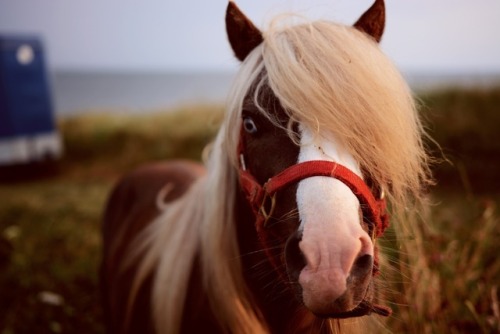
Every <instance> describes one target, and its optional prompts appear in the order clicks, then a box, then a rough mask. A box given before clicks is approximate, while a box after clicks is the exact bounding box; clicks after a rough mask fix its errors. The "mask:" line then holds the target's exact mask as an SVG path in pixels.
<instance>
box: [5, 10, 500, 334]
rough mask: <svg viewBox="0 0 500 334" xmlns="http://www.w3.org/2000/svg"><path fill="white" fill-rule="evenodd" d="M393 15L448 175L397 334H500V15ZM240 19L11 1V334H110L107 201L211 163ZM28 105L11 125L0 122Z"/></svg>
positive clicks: (441, 171) (403, 64) (390, 40)
mask: <svg viewBox="0 0 500 334" xmlns="http://www.w3.org/2000/svg"><path fill="white" fill-rule="evenodd" d="M386 2H387V4H386V7H387V24H386V30H385V34H384V37H383V40H382V43H381V47H382V49H383V50H384V52H385V53H386V54H387V55H388V56H389V57H390V58H391V59H392V60H393V61H394V62H395V63H396V64H397V66H398V67H399V68H400V70H401V71H402V73H403V74H404V76H405V77H406V78H407V80H408V82H409V84H410V86H411V88H412V89H413V90H414V92H415V97H416V99H417V101H418V103H419V105H420V112H421V115H422V118H423V119H424V120H425V123H426V125H427V128H428V131H429V133H430V134H431V135H432V137H433V138H434V139H435V141H436V142H433V141H429V142H428V146H429V150H430V151H431V153H432V154H433V155H434V156H435V157H436V158H437V159H439V160H440V161H441V162H440V163H436V164H435V165H434V166H433V169H434V173H435V176H436V186H435V187H434V188H432V189H430V190H429V197H430V199H431V201H430V202H431V203H432V205H431V206H430V213H429V215H430V217H431V218H429V219H428V224H427V225H426V228H425V229H423V231H422V233H423V236H422V241H423V245H424V252H425V258H426V273H427V276H426V279H425V280H423V279H422V277H419V279H420V280H421V281H425V287H422V285H419V287H418V289H420V290H419V291H418V293H419V294H420V295H421V296H424V297H423V298H421V299H419V300H418V304H417V305H412V306H408V305H404V303H403V302H398V301H394V303H395V307H396V308H400V310H399V312H400V313H399V314H400V316H399V318H397V319H394V320H391V321H392V322H391V323H390V327H391V328H392V329H393V331H394V332H405V333H408V332H415V333H417V332H418V333H422V332H433V333H441V332H457V333H459V332H483V333H489V332H492V333H493V332H500V314H499V303H498V298H499V292H498V285H499V282H500V262H499V261H498V260H497V259H496V254H498V251H499V246H498V245H500V228H499V224H498V217H499V215H498V210H497V206H498V204H499V202H500V196H499V193H500V188H499V187H500V180H499V178H498V171H499V168H500V132H499V131H498V126H499V125H500V40H499V39H498V35H499V34H500V20H498V13H500V2H499V1H498V0H478V1H475V2H471V1H465V0H440V1H439V2H437V1H432V0H418V1H417V0H410V1H396V0H387V1H386ZM237 4H238V6H239V7H240V8H241V9H242V10H243V11H244V12H245V13H246V14H247V16H248V17H250V18H251V19H252V20H253V22H254V23H255V24H256V25H257V26H259V27H263V28H264V29H265V27H266V25H267V24H268V23H269V22H270V20H271V19H272V18H273V17H274V16H275V15H276V14H280V13H283V12H294V13H299V14H301V15H304V16H306V17H308V18H313V19H326V20H332V21H337V22H342V23H346V24H351V23H353V22H355V21H356V20H357V18H358V17H359V16H360V15H361V13H363V12H364V11H365V10H366V9H367V8H368V7H369V6H370V5H371V4H372V1H371V0H358V1H348V0H329V1H326V0H314V1H312V0H308V1H305V0H288V1H285V0H276V1H259V2H257V1H252V0H239V1H237ZM226 6H227V1H225V0H210V1H207V0H189V1H180V0H143V1H141V2H137V1H133V0H106V1H102V0H85V1H83V0H73V1H67V0H51V1H32V0H2V2H1V3H0V46H1V48H2V49H1V52H2V53H1V55H0V57H1V60H0V79H1V81H0V89H2V91H1V92H0V108H1V109H0V113H1V114H0V333H2V334H3V333H68V332H69V333H100V332H102V331H103V327H102V313H101V309H100V305H99V294H98V280H97V272H96V268H97V265H98V262H99V257H100V253H99V252H100V235H99V228H100V227H99V226H100V225H99V224H100V221H99V220H100V214H101V212H102V209H103V206H104V204H105V201H106V196H107V195H108V193H109V190H110V189H111V187H112V185H113V184H114V182H116V180H117V179H118V177H119V176H120V175H122V174H123V173H125V172H127V171H129V170H131V169H132V168H134V167H135V166H137V165H139V164H141V163H144V162H147V161H152V160H160V159H168V158H174V157H184V158H191V159H197V160H199V159H200V152H201V149H202V148H203V147H204V146H205V145H206V144H207V143H208V142H209V141H210V139H211V138H213V135H214V133H215V132H216V131H217V127H218V124H219V123H220V120H221V118H222V116H223V110H224V101H225V97H226V95H227V92H228V89H229V87H230V85H231V82H232V79H233V77H234V74H235V72H236V70H237V68H238V62H237V61H236V60H235V59H234V57H233V55H232V52H231V50H230V48H229V45H228V43H227V40H226V33H225V27H224V14H225V8H226ZM30 66H31V67H30ZM13 69H14V70H13ZM28 69H30V71H31V72H29V71H28ZM31 69H33V70H31ZM28 72H29V73H28ZM34 80H35V81H36V80H39V81H36V82H37V85H34V86H32V85H31V84H28V83H27V82H28V81H29V82H30V83H33V82H35V81H34ZM16 91H22V92H23V93H22V94H18V95H16V96H17V97H16V98H17V99H18V100H19V101H20V102H19V103H18V104H16V105H15V106H16V107H15V108H14V107H12V106H13V105H14V104H12V103H11V105H10V106H8V105H7V104H2V103H3V102H2V101H5V99H6V97H5V96H7V95H9V94H13V93H12V92H16ZM15 94H17V93H15ZM15 94H14V95H15ZM23 94H25V95H23ZM26 94H27V95H26ZM35 95H36V98H35ZM2 99H3V100H2ZM33 105H36V106H38V109H37V110H36V111H35V113H36V115H35V114H33V111H32V109H30V108H32V106H33ZM40 106H43V108H41V107H40ZM14 109H16V110H17V111H14ZM23 117H24V118H23ZM2 122H3V124H2ZM9 122H10V123H9ZM16 122H18V123H16ZM21 123H22V125H19V124H21ZM7 124H17V127H16V128H15V129H14V127H10V125H9V126H7ZM26 124H29V126H26ZM42 125H43V126H42ZM13 129H14V130H13ZM2 131H3V132H2ZM16 131H17V134H16V133H15V132H16ZM18 135H20V136H21V137H22V138H21V137H19V136H18ZM13 147H14V148H13ZM26 147H28V148H26ZM33 147H34V148H33ZM13 150H17V151H16V152H18V151H19V150H21V151H22V152H23V153H22V154H21V155H19V154H17V153H15V154H14V153H12V152H14V151H13ZM23 150H24V151H23ZM43 150H46V151H43ZM47 152H48V153H47ZM16 154H17V155H16ZM12 157H16V158H15V159H14V158H12ZM450 282H453V284H451V283H450ZM394 289H397V287H394ZM415 289H417V288H415ZM398 303H399V304H403V305H399V306H398ZM415 310H419V312H416V311H415ZM411 312H413V313H418V315H419V316H418V317H417V318H415V317H413V318H412V317H410V315H409V314H410V313H411Z"/></svg>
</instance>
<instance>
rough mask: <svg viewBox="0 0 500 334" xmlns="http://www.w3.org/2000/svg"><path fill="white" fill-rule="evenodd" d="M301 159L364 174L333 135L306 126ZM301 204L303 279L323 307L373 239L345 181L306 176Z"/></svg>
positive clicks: (310, 297) (309, 301) (308, 297)
mask: <svg viewBox="0 0 500 334" xmlns="http://www.w3.org/2000/svg"><path fill="white" fill-rule="evenodd" d="M298 160H299V161H298V162H304V161H311V160H326V161H334V162H336V163H339V164H341V165H343V166H345V167H347V168H348V169H350V170H351V171H353V172H354V173H356V174H357V175H358V176H360V177H361V171H360V168H359V166H358V164H357V163H356V161H355V160H354V158H353V157H352V155H351V154H349V153H348V152H347V151H346V150H345V149H344V148H343V147H342V146H340V145H339V143H337V142H336V140H335V138H334V137H333V136H330V137H327V138H326V137H323V138H314V136H313V134H312V132H311V131H310V130H309V129H307V128H306V127H301V150H300V153H299V158H298ZM297 206H298V210H299V217H300V227H299V229H300V230H301V231H302V241H301V242H300V243H299V248H300V249H301V251H302V253H303V254H304V257H305V259H306V266H305V267H304V269H303V270H302V272H301V273H300V275H299V283H300V284H301V286H302V289H303V299H304V303H305V304H306V306H307V307H309V308H310V309H312V310H317V311H318V312H321V310H326V309H327V308H328V303H331V302H333V301H334V300H335V299H337V297H339V296H341V295H342V294H343V293H344V292H345V290H346V279H347V277H348V276H349V273H350V270H351V267H352V265H353V263H354V261H355V260H356V259H357V258H358V257H359V256H360V255H365V254H369V255H373V245H372V242H371V240H370V237H369V236H368V234H367V233H366V232H365V231H364V230H363V229H362V227H361V221H360V215H359V201H358V199H357V198H356V196H355V195H354V194H353V192H352V191H351V190H350V189H349V188H348V187H347V186H346V185H345V184H344V183H342V182H341V181H339V180H337V179H334V178H331V177H322V176H318V177H311V178H307V179H305V180H302V181H301V182H300V183H299V185H298V189H297Z"/></svg>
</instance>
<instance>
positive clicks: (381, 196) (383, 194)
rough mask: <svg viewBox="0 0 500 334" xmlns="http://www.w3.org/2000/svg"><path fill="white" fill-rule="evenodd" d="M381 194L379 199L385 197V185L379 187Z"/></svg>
mask: <svg viewBox="0 0 500 334" xmlns="http://www.w3.org/2000/svg"><path fill="white" fill-rule="evenodd" d="M379 194H380V195H379V196H378V199H384V198H385V189H384V187H382V186H380V189H379Z"/></svg>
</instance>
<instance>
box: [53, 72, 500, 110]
mask: <svg viewBox="0 0 500 334" xmlns="http://www.w3.org/2000/svg"><path fill="white" fill-rule="evenodd" d="M234 76H235V73H233V72H163V73H141V72H129V73H126V72H78V71H56V72H53V73H51V74H50V84H51V93H52V97H53V102H54V108H55V111H56V115H58V116H69V115H75V114H82V113H87V112H119V113H148V112H154V111H160V110H168V109H170V108H173V107H176V106H179V105H189V104H198V103H224V102H225V99H226V96H227V95H228V92H229V88H230V86H231V84H232V81H233V80H234ZM405 77H406V79H407V80H408V82H409V84H410V86H411V87H412V89H414V90H415V91H417V92H422V91H430V90H435V89H446V88H470V87H483V88H484V87H492V86H500V74H498V75H497V74H492V75H472V74H435V73H434V74H426V73H408V74H405Z"/></svg>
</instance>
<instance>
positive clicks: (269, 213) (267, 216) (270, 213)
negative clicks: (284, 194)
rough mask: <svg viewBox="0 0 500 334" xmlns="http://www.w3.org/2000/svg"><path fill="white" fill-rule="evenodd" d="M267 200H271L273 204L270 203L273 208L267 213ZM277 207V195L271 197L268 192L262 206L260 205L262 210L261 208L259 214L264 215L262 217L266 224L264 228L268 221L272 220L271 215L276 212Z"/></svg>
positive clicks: (263, 224) (264, 224) (264, 225)
mask: <svg viewBox="0 0 500 334" xmlns="http://www.w3.org/2000/svg"><path fill="white" fill-rule="evenodd" d="M267 199H270V200H271V202H270V204H271V207H270V208H269V211H267V212H266V209H265V204H266V201H267ZM275 206H276V193H274V194H272V195H269V194H268V193H267V192H266V193H265V195H264V198H263V199H262V204H261V205H260V208H259V214H260V215H262V217H263V218H264V222H263V223H262V226H263V227H266V224H267V221H268V220H269V218H271V215H272V214H273V212H274V208H275Z"/></svg>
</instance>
